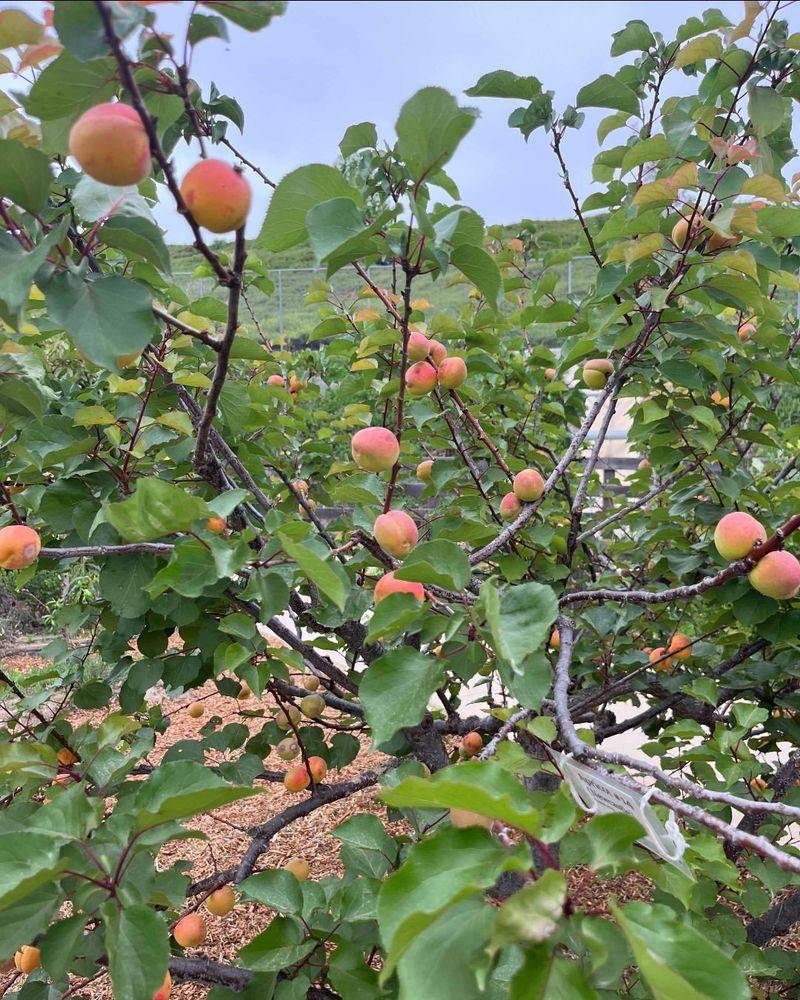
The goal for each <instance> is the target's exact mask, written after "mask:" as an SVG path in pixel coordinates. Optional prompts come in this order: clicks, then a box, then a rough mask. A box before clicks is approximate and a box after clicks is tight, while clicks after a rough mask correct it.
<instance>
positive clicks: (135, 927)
mask: <svg viewBox="0 0 800 1000" xmlns="http://www.w3.org/2000/svg"><path fill="white" fill-rule="evenodd" d="M104 914H105V921H104V922H105V928H106V933H105V944H106V950H107V952H108V971H109V974H110V977H111V986H112V988H113V990H114V996H115V997H119V998H120V1000H122V998H123V997H124V998H125V1000H146V998H148V997H152V995H153V994H154V993H155V991H156V990H157V989H158V988H159V986H160V985H161V984H162V983H163V981H164V976H165V974H166V971H167V962H168V961H169V939H168V937H167V925H166V924H165V923H164V918H163V917H162V916H161V915H160V914H159V913H157V912H156V911H155V910H154V909H152V908H151V907H149V906H144V905H141V906H126V907H125V908H124V909H122V910H117V909H116V908H115V907H114V906H113V905H112V904H110V903H109V904H107V905H106V906H105V907H104Z"/></svg>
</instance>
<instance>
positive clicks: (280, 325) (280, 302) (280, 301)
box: [278, 270, 283, 340]
mask: <svg viewBox="0 0 800 1000" xmlns="http://www.w3.org/2000/svg"><path fill="white" fill-rule="evenodd" d="M278 332H279V334H280V338H281V340H283V270H279V271H278Z"/></svg>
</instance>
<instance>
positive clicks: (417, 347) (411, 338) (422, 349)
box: [408, 330, 431, 361]
mask: <svg viewBox="0 0 800 1000" xmlns="http://www.w3.org/2000/svg"><path fill="white" fill-rule="evenodd" d="M430 352H431V342H430V341H429V340H428V338H427V337H426V336H425V334H424V333H419V331H417V330H414V331H412V332H411V333H410V334H409V335H408V357H409V358H410V360H411V361H424V360H425V358H427V356H428V355H429V354H430Z"/></svg>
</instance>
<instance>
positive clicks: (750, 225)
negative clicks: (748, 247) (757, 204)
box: [730, 205, 761, 236]
mask: <svg viewBox="0 0 800 1000" xmlns="http://www.w3.org/2000/svg"><path fill="white" fill-rule="evenodd" d="M730 225H731V229H732V230H733V231H734V232H737V233H750V235H753V236H754V235H756V234H757V233H760V232H761V230H760V229H759V226H758V212H757V211H756V209H754V208H752V207H751V206H750V205H737V206H736V208H735V209H734V211H733V215H732V216H731V223H730Z"/></svg>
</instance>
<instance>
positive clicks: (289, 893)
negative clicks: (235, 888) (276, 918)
mask: <svg viewBox="0 0 800 1000" xmlns="http://www.w3.org/2000/svg"><path fill="white" fill-rule="evenodd" d="M239 889H240V891H241V893H242V895H243V896H244V897H245V899H252V900H253V901H254V902H256V903H262V904H263V905H264V906H268V907H269V908H270V909H271V910H275V911H276V912H278V913H300V911H301V910H302V909H303V893H302V890H301V888H300V883H299V882H298V880H297V878H296V877H295V876H294V875H293V874H292V873H291V872H287V871H285V870H284V869H282V868H276V869H274V870H273V871H266V872H258V874H256V875H251V876H250V878H247V879H245V880H244V882H242V883H241V884H240V886H239Z"/></svg>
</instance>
